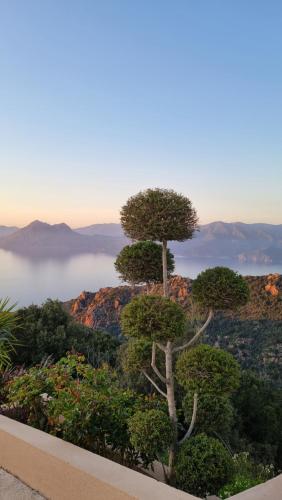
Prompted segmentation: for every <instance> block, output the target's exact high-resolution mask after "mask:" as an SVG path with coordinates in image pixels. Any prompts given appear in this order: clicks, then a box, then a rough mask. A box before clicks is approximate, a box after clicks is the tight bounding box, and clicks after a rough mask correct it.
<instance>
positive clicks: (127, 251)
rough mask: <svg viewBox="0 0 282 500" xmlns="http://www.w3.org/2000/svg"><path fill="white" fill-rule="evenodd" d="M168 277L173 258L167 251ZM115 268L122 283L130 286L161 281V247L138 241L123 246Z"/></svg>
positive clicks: (171, 269)
mask: <svg viewBox="0 0 282 500" xmlns="http://www.w3.org/2000/svg"><path fill="white" fill-rule="evenodd" d="M166 258H167V272H168V275H169V276H170V274H171V273H172V272H173V271H174V257H173V255H172V253H171V252H170V251H169V250H167V257H166ZM115 268H116V270H117V271H118V273H119V274H120V277H121V279H122V280H123V281H127V282H129V283H132V284H140V283H147V284H149V283H157V282H160V281H162V246H161V245H159V244H157V243H155V242H154V241H139V242H138V243H134V244H133V245H127V246H125V247H124V248H123V249H122V250H121V252H120V253H119V255H118V256H117V259H116V261H115Z"/></svg>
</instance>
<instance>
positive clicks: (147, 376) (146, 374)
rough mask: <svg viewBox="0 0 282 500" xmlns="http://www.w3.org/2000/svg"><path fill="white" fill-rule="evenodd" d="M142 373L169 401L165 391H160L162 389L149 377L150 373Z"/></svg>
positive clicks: (143, 371)
mask: <svg viewBox="0 0 282 500" xmlns="http://www.w3.org/2000/svg"><path fill="white" fill-rule="evenodd" d="M142 373H143V375H145V377H146V378H147V379H148V380H149V382H151V384H152V385H153V386H154V387H155V388H156V389H157V391H158V392H159V393H160V394H161V395H162V396H163V397H164V398H166V399H167V395H166V393H165V392H164V391H162V390H161V389H160V387H159V386H158V384H157V383H156V382H155V381H154V380H153V379H152V378H151V377H150V375H148V373H147V372H146V371H145V370H142Z"/></svg>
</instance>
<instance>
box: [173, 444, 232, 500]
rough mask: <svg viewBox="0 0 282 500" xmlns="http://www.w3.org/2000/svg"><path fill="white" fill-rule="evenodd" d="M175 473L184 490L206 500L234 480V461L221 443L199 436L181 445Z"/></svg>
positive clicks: (179, 485) (178, 484)
mask: <svg viewBox="0 0 282 500" xmlns="http://www.w3.org/2000/svg"><path fill="white" fill-rule="evenodd" d="M175 473H176V484H177V486H178V487H179V488H180V489H182V490H184V491H187V492H188V493H191V494H193V495H196V496H200V497H204V496H206V495H208V494H216V493H217V492H218V490H219V488H221V487H222V486H223V485H224V484H225V483H226V482H227V481H229V480H230V479H231V477H232V473H233V462H232V458H231V456H230V454H229V452H228V451H227V450H226V448H225V447H224V446H223V445H222V444H221V442H220V441H218V440H217V439H214V438H211V437H208V436H207V435H206V434H198V435H196V436H195V437H192V438H190V439H188V440H187V441H185V442H184V444H183V445H182V446H181V448H180V450H179V453H178V455H177V459H176V466H175Z"/></svg>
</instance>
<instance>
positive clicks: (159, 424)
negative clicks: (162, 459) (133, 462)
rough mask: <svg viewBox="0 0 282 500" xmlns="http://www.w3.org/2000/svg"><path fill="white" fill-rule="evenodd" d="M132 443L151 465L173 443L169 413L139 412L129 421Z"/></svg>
mask: <svg viewBox="0 0 282 500" xmlns="http://www.w3.org/2000/svg"><path fill="white" fill-rule="evenodd" d="M129 432H130V442H131V444H132V445H133V446H134V448H135V450H136V451H138V453H140V456H141V457H143V462H144V461H145V460H144V458H145V457H147V460H149V462H150V463H152V462H153V461H154V460H156V459H158V457H159V455H160V453H162V452H163V451H164V450H165V449H166V448H168V447H169V445H170V444H171V443H172V440H173V436H174V431H173V427H172V424H171V421H170V419H169V417H168V415H167V413H165V412H163V411H162V410H156V409H151V410H147V411H140V410H139V411H138V412H136V413H135V414H134V415H133V416H132V417H131V418H130V419H129Z"/></svg>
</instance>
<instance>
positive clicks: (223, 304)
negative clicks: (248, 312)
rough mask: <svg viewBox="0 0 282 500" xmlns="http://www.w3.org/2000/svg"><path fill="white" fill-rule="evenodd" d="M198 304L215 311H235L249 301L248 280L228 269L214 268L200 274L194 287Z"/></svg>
mask: <svg viewBox="0 0 282 500" xmlns="http://www.w3.org/2000/svg"><path fill="white" fill-rule="evenodd" d="M192 297H193V299H194V300H195V302H197V303H198V304H200V305H202V306H204V307H209V308H211V309H213V310H225V309H235V308H236V307H239V306H243V305H245V304H246V303H247V302H248V300H249V287H248V284H247V282H246V280H245V279H244V278H243V277H242V276H241V275H239V274H238V273H235V272H234V271H232V269H229V268H228V267H214V268H211V269H207V270H206V271H203V272H202V273H200V274H199V275H198V276H197V278H196V279H195V281H194V282H193V286H192Z"/></svg>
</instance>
